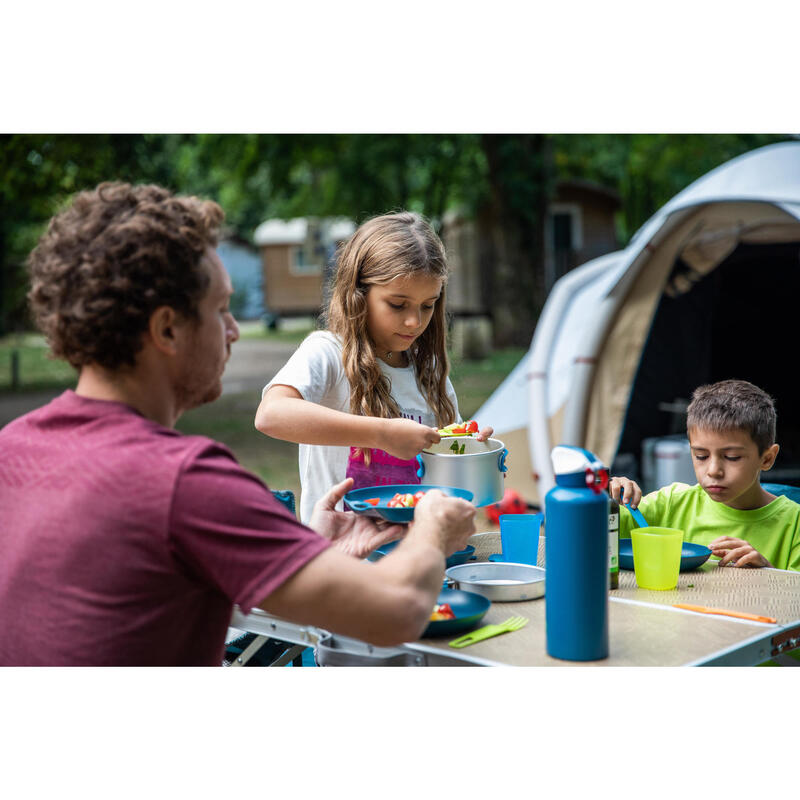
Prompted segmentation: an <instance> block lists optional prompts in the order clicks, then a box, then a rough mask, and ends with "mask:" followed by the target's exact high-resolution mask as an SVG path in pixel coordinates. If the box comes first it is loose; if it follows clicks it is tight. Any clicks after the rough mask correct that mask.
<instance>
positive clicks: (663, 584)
mask: <svg viewBox="0 0 800 800" xmlns="http://www.w3.org/2000/svg"><path fill="white" fill-rule="evenodd" d="M631 544H632V545H633V571H634V573H635V575H636V583H637V585H638V586H639V587H640V588H642V589H657V590H658V591H665V590H667V589H674V588H675V587H676V586H677V585H678V575H679V574H680V571H681V548H682V547H683V531H681V530H678V529H677V528H654V527H652V526H649V527H647V528H634V529H633V530H632V531H631Z"/></svg>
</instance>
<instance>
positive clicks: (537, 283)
mask: <svg viewBox="0 0 800 800" xmlns="http://www.w3.org/2000/svg"><path fill="white" fill-rule="evenodd" d="M481 143H482V146H483V151H484V153H485V155H486V160H487V163H488V167H489V186H490V196H489V199H488V202H487V204H486V207H485V208H483V209H482V210H481V213H480V214H479V220H480V221H481V222H480V228H481V229H482V231H483V236H484V237H485V236H488V237H490V241H489V242H487V241H483V242H482V245H481V251H482V254H483V260H484V263H485V265H486V266H485V267H484V268H485V269H486V268H488V275H487V277H489V278H490V280H491V287H492V288H491V291H490V292H489V293H488V301H489V307H490V309H491V314H492V319H493V322H494V344H495V346H496V347H510V346H516V347H528V346H529V345H530V343H531V338H532V336H533V330H534V328H535V327H536V321H537V320H538V318H539V313H540V311H541V309H542V306H543V305H544V301H545V293H546V290H545V279H544V250H545V248H544V236H545V220H546V214H547V202H548V199H549V197H550V193H551V186H552V174H551V173H552V170H551V160H550V148H549V141H548V139H547V136H546V135H544V134H519V135H512V134H501V135H497V134H491V135H489V134H487V135H484V136H483V137H482V138H481ZM482 238H483V237H482ZM489 259H491V261H489Z"/></svg>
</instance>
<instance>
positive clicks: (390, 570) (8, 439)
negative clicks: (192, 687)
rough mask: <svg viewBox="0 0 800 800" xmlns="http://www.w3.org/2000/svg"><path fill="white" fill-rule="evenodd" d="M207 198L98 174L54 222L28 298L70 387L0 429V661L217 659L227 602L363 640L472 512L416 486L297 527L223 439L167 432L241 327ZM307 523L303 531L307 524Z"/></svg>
mask: <svg viewBox="0 0 800 800" xmlns="http://www.w3.org/2000/svg"><path fill="white" fill-rule="evenodd" d="M222 219H223V213H222V210H221V209H220V208H219V206H218V205H217V204H216V203H213V202H210V201H203V200H200V199H198V198H196V197H181V196H176V195H174V194H172V193H171V192H169V191H168V190H166V189H163V188H161V187H158V186H131V185H129V184H122V183H109V184H101V185H100V186H99V187H98V188H97V189H95V190H93V191H88V192H82V193H80V194H79V195H77V197H76V198H75V200H74V202H73V204H72V205H71V206H70V207H69V208H68V209H66V210H65V211H63V212H62V213H60V214H58V215H57V216H56V217H54V218H53V219H52V220H51V222H50V225H49V227H48V230H47V231H46V233H45V234H44V235H43V236H42V239H41V240H40V242H39V244H38V246H37V247H36V249H35V250H34V251H33V253H32V254H31V257H30V273H31V289H30V294H29V299H30V303H31V308H32V311H33V315H34V318H35V319H36V322H37V324H38V325H39V327H40V328H41V330H42V331H43V332H44V333H45V335H46V337H47V339H48V342H49V344H50V347H51V349H52V352H53V354H54V355H55V356H56V357H59V358H63V359H66V360H67V361H68V362H69V363H70V364H71V365H72V366H74V367H75V368H76V369H77V370H78V371H79V377H78V382H77V386H76V388H75V390H74V391H73V390H68V391H66V392H64V393H63V394H62V395H60V396H59V397H57V398H56V399H55V400H53V401H52V402H51V403H49V404H47V405H46V406H44V407H42V408H40V409H37V410H35V411H33V412H31V413H29V414H26V415H25V416H23V417H20V418H19V419H17V420H14V421H13V422H12V423H10V424H9V425H7V426H6V427H5V428H3V429H2V430H0V552H1V553H2V558H0V609H2V625H0V664H7V665H8V664H16V665H36V664H42V665H80V664H94V665H145V664H162V665H171V664H174V665H218V664H221V663H222V658H223V651H224V637H225V633H226V631H227V626H228V623H229V621H230V616H231V612H232V608H233V605H234V604H238V605H239V606H240V607H241V609H242V610H243V611H244V612H245V613H247V612H248V611H249V610H250V609H251V608H253V607H256V606H257V607H260V608H263V609H264V610H266V611H268V612H270V613H273V614H276V615H277V616H280V617H283V618H286V619H289V620H293V621H296V622H299V623H301V624H313V625H318V626H320V627H323V628H325V629H328V630H332V631H336V632H339V633H342V634H345V635H350V636H355V637H357V638H360V639H364V640H366V641H370V642H373V643H375V644H378V645H391V644H397V643H400V642H402V641H407V640H411V639H414V638H416V637H417V636H419V634H420V633H421V632H422V630H423V629H424V627H425V625H426V624H427V620H428V618H429V616H430V612H431V609H432V608H433V605H434V603H435V601H436V596H437V594H438V590H439V588H440V587H441V579H442V572H443V569H444V563H445V558H446V556H447V555H448V554H449V553H451V552H454V551H455V550H457V549H459V548H461V547H463V546H464V544H465V543H466V539H467V538H468V537H469V535H470V534H471V533H472V532H473V531H474V514H475V509H474V507H472V506H471V505H470V504H469V503H466V502H465V501H460V500H456V499H454V498H446V497H444V496H443V495H442V494H441V493H440V492H435V491H431V492H429V493H428V495H427V496H426V497H425V498H424V499H423V500H422V501H421V502H420V504H419V506H418V507H417V510H416V514H415V522H414V524H413V525H411V526H409V528H408V533H407V534H406V536H405V538H404V539H403V542H402V543H401V545H400V546H399V547H397V548H395V550H394V551H393V552H392V553H391V554H390V555H388V556H386V558H384V559H382V560H381V562H379V563H377V564H370V563H366V562H364V561H363V560H362V559H363V556H365V555H366V554H367V553H369V552H370V551H371V550H373V549H374V548H375V547H377V546H379V545H380V544H383V543H385V542H386V541H389V540H391V539H393V538H397V536H398V535H400V533H401V531H400V530H398V528H397V526H390V527H379V526H378V525H376V524H374V523H373V522H372V521H370V520H368V519H367V518H365V517H356V516H355V515H353V514H350V513H341V512H336V511H335V510H334V507H335V505H336V503H337V502H338V501H339V500H340V499H341V497H342V496H343V494H344V493H345V492H346V491H347V490H348V488H349V487H350V484H351V482H350V481H345V482H343V483H341V484H339V485H338V486H335V487H333V488H332V489H331V491H330V492H329V493H328V495H327V496H326V497H325V498H323V500H321V501H320V502H319V503H318V505H317V507H316V508H315V512H314V515H313V517H312V519H311V520H310V528H309V527H306V526H304V525H301V524H300V523H299V522H298V521H297V520H296V519H295V518H294V517H293V516H292V515H291V514H290V513H289V512H288V511H287V510H286V509H285V508H284V507H283V506H282V505H281V504H280V503H279V502H278V501H277V500H275V498H274V497H273V495H272V493H271V492H270V491H269V490H268V489H267V487H266V486H265V485H264V484H263V483H262V482H261V481H260V480H259V479H258V478H257V477H255V476H254V475H252V474H251V473H249V472H247V471H246V470H244V469H243V468H242V467H241V466H240V465H239V464H238V463H237V462H236V460H235V458H234V456H233V455H232V453H231V452H230V451H229V450H228V449H227V448H226V447H225V446H224V445H221V444H219V443H217V442H214V441H212V440H210V439H207V438H205V437H202V436H185V435H182V434H180V433H178V432H177V431H176V430H175V429H174V425H175V422H176V421H177V420H178V418H179V417H180V415H181V413H182V412H184V411H185V410H187V409H189V408H193V407H195V406H197V405H200V404H202V403H207V402H211V401H213V400H214V399H216V398H217V397H219V395H220V393H221V391H222V384H221V376H222V373H223V370H224V368H225V363H226V361H227V359H228V357H229V355H230V348H231V345H232V344H233V343H234V342H235V341H236V340H237V339H238V336H239V331H238V328H237V325H236V322H235V320H234V318H233V316H232V315H231V313H230V310H229V300H230V296H231V294H232V286H231V283H230V279H229V277H228V275H227V273H226V271H225V268H224V267H223V265H222V263H221V261H220V260H219V257H218V256H217V254H216V252H215V247H216V244H217V236H218V230H219V226H220V224H221V222H222ZM312 529H313V530H312Z"/></svg>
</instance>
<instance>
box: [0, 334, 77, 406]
mask: <svg viewBox="0 0 800 800" xmlns="http://www.w3.org/2000/svg"><path fill="white" fill-rule="evenodd" d="M12 353H16V356H17V370H18V372H17V375H18V380H19V386H18V390H19V391H24V392H35V391H39V390H40V389H50V388H59V387H64V388H66V387H67V386H74V385H75V380H76V373H75V370H74V369H72V367H71V366H70V365H69V364H67V363H66V362H65V361H56V360H55V359H52V358H50V357H49V355H48V348H47V345H46V344H45V341H44V337H43V336H39V335H37V334H32V333H26V334H12V335H11V336H4V337H2V338H0V394H3V393H6V392H12V391H14V389H13V387H12V358H13V356H12Z"/></svg>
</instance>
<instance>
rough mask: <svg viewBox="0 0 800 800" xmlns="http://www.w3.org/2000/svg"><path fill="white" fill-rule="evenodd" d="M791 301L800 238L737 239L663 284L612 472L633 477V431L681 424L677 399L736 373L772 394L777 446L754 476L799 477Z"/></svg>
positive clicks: (680, 266) (636, 446)
mask: <svg viewBox="0 0 800 800" xmlns="http://www.w3.org/2000/svg"><path fill="white" fill-rule="evenodd" d="M681 275H688V276H691V275H692V271H691V269H690V268H689V267H688V265H687V264H685V263H683V262H682V261H681V260H680V259H679V260H678V261H677V262H676V263H675V265H674V267H673V270H672V275H671V276H670V281H669V282H668V283H670V282H673V279H674V278H675V277H676V276H681ZM695 277H697V276H695ZM679 282H680V281H679ZM684 284H685V285H686V282H684ZM690 285H691V284H690ZM799 302H800V242H792V243H780V244H739V245H738V246H737V247H736V249H735V250H734V251H733V252H732V253H731V254H730V255H729V256H728V257H727V258H726V259H725V260H724V261H722V262H721V263H720V264H719V265H718V266H717V268H716V269H714V270H712V271H711V272H710V273H709V274H707V275H705V276H703V277H701V278H699V280H697V282H696V283H694V284H693V285H691V288H690V289H689V290H688V291H685V292H684V293H682V294H678V295H676V296H673V297H670V296H668V295H667V294H663V295H662V297H661V300H660V302H659V305H658V308H657V310H656V314H655V317H654V320H653V324H652V327H651V330H650V333H649V336H648V339H647V341H646V343H645V347H644V350H643V353H642V358H641V361H640V364H639V368H638V371H637V373H636V377H635V379H634V383H633V387H632V391H631V395H630V400H629V404H628V409H627V412H626V416H625V421H624V424H623V429H622V435H621V438H620V443H619V447H618V450H617V457H616V458H615V460H614V464H612V473H614V474H622V475H625V474H628V475H630V477H633V478H638V479H639V480H641V466H642V464H641V455H642V443H643V441H644V440H645V439H648V438H650V437H661V436H669V435H675V434H677V433H683V432H685V430H686V419H685V406H686V405H687V404H688V401H689V399H690V398H691V395H692V391H693V390H694V389H695V388H696V387H697V386H700V385H702V384H705V383H713V382H716V381H720V380H725V379H728V378H738V379H741V380H747V381H750V382H751V383H754V384H756V385H757V386H759V387H761V388H762V389H764V390H765V391H766V392H768V393H769V394H770V395H772V397H773V398H774V399H775V404H776V408H777V412H778V426H777V440H778V443H779V444H780V446H781V449H780V453H779V454H778V458H777V461H776V463H775V466H774V467H773V469H772V470H771V471H770V472H769V473H765V474H764V477H763V479H764V480H765V481H769V482H775V483H787V484H791V485H796V486H800V402H798V396H797V389H796V387H797V385H798V381H797V375H796V373H795V366H794V365H795V363H796V360H795V358H794V355H793V354H794V345H795V343H796V342H797V330H798V324H797V318H798V314H799V311H798V303H799Z"/></svg>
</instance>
